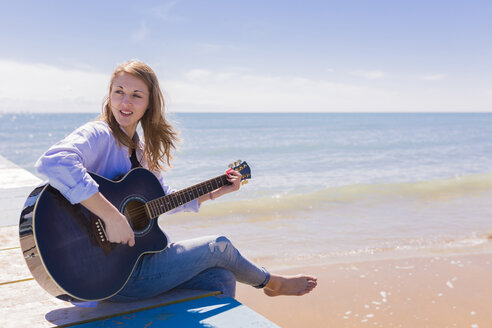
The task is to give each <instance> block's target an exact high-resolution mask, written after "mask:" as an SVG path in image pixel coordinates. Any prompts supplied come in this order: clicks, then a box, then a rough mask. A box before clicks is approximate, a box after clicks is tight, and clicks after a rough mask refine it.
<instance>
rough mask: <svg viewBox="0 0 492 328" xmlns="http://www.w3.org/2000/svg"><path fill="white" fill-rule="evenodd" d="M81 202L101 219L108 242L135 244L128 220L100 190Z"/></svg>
mask: <svg viewBox="0 0 492 328" xmlns="http://www.w3.org/2000/svg"><path fill="white" fill-rule="evenodd" d="M81 204H82V205H84V206H85V207H86V208H87V209H88V210H89V211H91V212H92V213H94V214H96V215H97V216H98V217H100V218H101V220H103V222H104V226H105V227H104V228H105V229H104V230H106V237H108V240H109V241H110V242H112V243H122V244H128V246H133V245H135V234H134V233H133V230H132V228H131V227H130V224H129V223H128V220H127V219H126V217H125V216H124V215H123V214H121V213H120V212H119V211H118V210H117V209H116V207H114V206H113V204H111V203H110V202H109V201H108V200H107V199H106V197H104V196H103V195H102V194H101V193H100V192H98V193H95V194H94V195H92V196H91V197H90V198H88V199H86V200H84V201H82V202H81Z"/></svg>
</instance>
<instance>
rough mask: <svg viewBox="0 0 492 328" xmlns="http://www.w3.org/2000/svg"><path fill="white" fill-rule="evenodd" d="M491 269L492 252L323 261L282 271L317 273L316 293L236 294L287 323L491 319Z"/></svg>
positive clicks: (466, 323) (484, 323)
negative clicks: (300, 294)
mask: <svg viewBox="0 0 492 328" xmlns="http://www.w3.org/2000/svg"><path fill="white" fill-rule="evenodd" d="M490 272H492V252H488V253H480V254H452V255H449V254H447V255H439V256H425V257H413V258H406V259H385V260H375V261H365V262H348V263H342V264H328V265H317V266H310V267H306V268H304V269H302V270H300V269H299V268H297V269H288V270H281V271H279V272H278V273H282V274H288V275H293V274H298V273H304V274H312V275H315V276H317V277H318V287H317V288H316V289H315V290H314V291H313V292H312V293H310V294H308V295H304V296H301V297H295V296H279V297H274V298H271V297H267V296H265V295H264V294H263V292H262V291H258V290H256V289H254V288H251V287H249V286H246V285H243V284H238V287H237V295H236V298H237V299H238V300H239V301H240V302H242V303H244V304H245V305H246V306H248V307H250V308H251V309H253V310H255V311H256V312H258V313H260V314H262V315H263V316H265V317H267V318H269V319H270V320H272V321H273V322H275V323H277V324H278V325H280V326H281V327H363V326H368V327H369V326H370V327H473V328H478V327H488V326H489V325H490V323H491V322H492V313H491V312H490V305H491V304H492V285H491V284H490Z"/></svg>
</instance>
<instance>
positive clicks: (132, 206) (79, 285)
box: [19, 161, 251, 301]
mask: <svg viewBox="0 0 492 328" xmlns="http://www.w3.org/2000/svg"><path fill="white" fill-rule="evenodd" d="M230 167H232V168H233V169H234V170H236V171H239V172H240V173H241V175H242V179H241V180H242V181H243V183H245V182H247V181H246V179H250V178H251V169H250V167H249V166H248V164H247V163H246V162H240V161H237V162H235V163H234V165H230ZM90 175H91V176H92V178H93V179H94V180H95V181H96V182H97V183H98V184H99V191H100V192H101V193H102V194H103V195H104V196H105V197H106V198H107V199H108V200H109V201H110V202H111V203H112V204H113V205H114V206H115V207H116V208H117V209H119V211H120V212H121V213H123V214H124V215H125V216H126V218H127V219H128V222H129V223H130V226H131V227H132V229H133V231H134V233H135V246H133V247H130V246H128V245H125V244H120V243H111V242H109V241H108V239H107V237H106V233H105V230H104V223H103V221H102V220H101V219H100V218H99V217H97V216H96V215H94V214H93V213H92V212H90V211H89V210H87V209H86V208H85V207H84V206H82V205H80V204H76V205H72V204H71V203H70V202H69V201H68V200H67V199H66V198H65V197H64V196H63V195H62V194H61V193H60V192H59V191H58V190H56V189H55V188H53V187H52V186H51V185H49V184H46V185H42V186H39V187H37V188H35V189H34V190H33V191H32V192H31V194H30V195H29V197H28V198H27V200H26V203H25V205H24V208H23V210H22V213H21V217H20V223H19V236H20V244H21V249H22V252H23V255H24V259H25V260H26V263H27V266H28V267H29V270H30V271H31V273H32V275H33V276H34V278H35V279H36V281H37V282H38V283H39V284H40V285H41V287H43V288H44V289H45V290H46V291H47V292H49V293H50V294H52V295H54V296H56V297H58V298H60V299H64V300H73V299H77V300H83V301H96V300H103V299H107V298H110V297H111V296H113V295H116V294H117V293H118V292H119V291H120V290H121V289H122V288H123V287H124V286H125V284H126V283H127V281H128V279H129V278H130V275H131V273H132V272H133V270H134V268H135V265H136V264H137V262H138V260H139V258H140V257H141V256H142V255H143V254H147V253H156V252H162V251H163V250H165V249H166V247H167V245H168V240H167V238H166V235H165V234H164V233H163V232H162V230H161V229H160V228H159V226H158V224H157V220H156V219H157V218H158V217H159V215H161V214H163V213H166V212H168V211H171V210H172V209H175V208H177V207H179V206H181V205H183V204H185V203H188V202H190V201H192V200H194V199H196V198H198V197H200V196H202V195H205V194H207V193H209V192H211V191H213V190H215V189H218V188H220V187H221V186H224V185H227V184H230V182H228V181H227V179H226V178H227V175H226V174H223V175H220V176H218V177H216V178H213V179H210V180H207V181H204V182H202V183H199V184H196V185H194V186H191V187H189V188H186V189H183V190H180V191H177V192H175V193H171V194H169V195H165V194H164V190H163V189H162V186H161V184H160V182H159V180H158V179H157V178H156V177H155V175H154V174H153V173H152V172H150V171H148V170H146V169H144V168H135V169H133V170H131V171H130V172H128V173H127V174H126V175H125V176H124V177H123V178H121V179H119V180H115V181H113V180H109V179H106V178H104V177H102V176H100V175H97V174H94V173H90Z"/></svg>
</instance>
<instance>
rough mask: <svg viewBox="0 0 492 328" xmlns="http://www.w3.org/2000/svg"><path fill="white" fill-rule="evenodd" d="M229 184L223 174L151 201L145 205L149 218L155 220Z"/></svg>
mask: <svg viewBox="0 0 492 328" xmlns="http://www.w3.org/2000/svg"><path fill="white" fill-rule="evenodd" d="M229 184H231V183H230V182H229V181H227V175H225V174H223V175H221V176H218V177H216V178H213V179H210V180H207V181H204V182H202V183H199V184H196V185H194V186H191V187H188V188H186V189H183V190H180V191H177V192H175V193H172V194H169V195H166V196H163V197H160V198H157V199H154V200H151V201H149V202H147V204H146V207H147V210H148V211H149V216H150V217H151V218H156V217H158V216H159V215H161V214H163V213H166V212H168V211H170V210H173V209H175V208H176V207H179V206H181V205H184V204H186V203H189V202H191V201H192V200H194V199H196V198H198V197H200V196H202V195H205V194H207V193H209V192H212V191H214V190H215V189H218V188H220V187H222V186H225V185H229Z"/></svg>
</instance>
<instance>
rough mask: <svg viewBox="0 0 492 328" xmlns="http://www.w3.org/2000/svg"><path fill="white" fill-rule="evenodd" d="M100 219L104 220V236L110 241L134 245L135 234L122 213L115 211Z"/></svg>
mask: <svg viewBox="0 0 492 328" xmlns="http://www.w3.org/2000/svg"><path fill="white" fill-rule="evenodd" d="M102 220H103V221H104V226H105V227H104V228H105V230H106V237H108V240H109V241H110V242H112V243H122V244H128V246H130V247H133V245H135V234H134V233H133V230H132V228H131V227H130V224H129V223H128V220H127V219H126V217H125V216H124V215H123V214H121V213H120V212H117V213H115V214H114V215H112V216H109V217H105V218H104V219H102Z"/></svg>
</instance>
